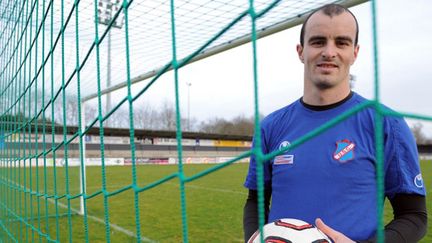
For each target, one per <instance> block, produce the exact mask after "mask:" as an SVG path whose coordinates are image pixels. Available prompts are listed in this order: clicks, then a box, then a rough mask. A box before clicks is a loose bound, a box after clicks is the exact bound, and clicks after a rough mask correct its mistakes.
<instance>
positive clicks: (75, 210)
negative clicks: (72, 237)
mask: <svg viewBox="0 0 432 243" xmlns="http://www.w3.org/2000/svg"><path fill="white" fill-rule="evenodd" d="M6 181H7V182H9V183H10V184H14V185H15V186H18V187H20V188H25V187H23V186H22V185H20V184H17V183H16V182H14V181H10V180H9V179H6ZM26 189H27V188H26ZM48 201H49V202H50V203H53V204H55V200H54V199H52V198H48ZM57 204H58V205H59V206H60V207H62V208H66V209H67V205H66V204H63V203H61V202H57ZM71 211H72V212H74V213H77V214H78V215H81V214H79V210H77V209H74V208H72V207H71ZM81 216H82V215H81ZM87 217H88V218H89V219H92V220H94V221H96V222H98V223H102V224H105V221H104V220H103V219H100V218H98V217H96V216H91V215H88V214H87ZM108 225H109V226H110V227H111V228H113V229H114V230H116V231H119V232H122V233H124V234H126V235H128V236H130V237H135V238H137V237H136V235H135V234H134V233H133V232H132V231H129V230H127V229H125V228H122V227H120V226H118V225H116V224H113V223H108ZM141 241H143V242H157V241H155V240H152V239H150V238H147V237H144V236H141Z"/></svg>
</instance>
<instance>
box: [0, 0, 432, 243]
mask: <svg viewBox="0 0 432 243" xmlns="http://www.w3.org/2000/svg"><path fill="white" fill-rule="evenodd" d="M106 2H107V1H96V0H95V1H79V0H76V1H74V2H73V1H65V0H62V1H45V0H28V1H1V2H0V6H1V7H0V9H1V10H2V11H1V13H0V15H1V16H0V26H1V27H0V46H1V50H0V52H1V53H0V56H1V58H0V65H1V69H0V107H1V109H0V117H1V118H0V119H1V120H0V146H1V154H0V157H1V162H0V163H1V164H0V241H1V242H2V241H3V240H4V241H5V242H61V241H69V242H71V241H79V242H81V241H84V242H89V241H106V242H110V241H111V240H112V239H113V234H114V231H115V232H123V233H125V234H128V235H130V236H132V237H133V238H134V240H136V241H137V242H140V241H147V242H151V241H154V240H152V239H150V238H148V237H145V234H143V233H142V228H143V227H142V224H143V219H142V216H141V215H143V214H145V213H146V212H142V211H143V210H144V211H145V210H149V209H144V206H143V205H142V204H143V201H142V198H141V197H142V196H141V195H142V194H143V193H144V192H148V191H150V190H157V189H158V188H163V186H164V185H166V184H168V183H170V182H171V181H173V180H178V185H179V192H180V195H178V196H179V198H180V200H179V204H180V214H181V231H182V232H181V235H182V236H181V239H182V240H183V242H188V241H189V233H188V232H189V229H190V228H189V227H188V218H187V216H188V210H187V209H188V208H187V205H188V203H187V201H186V198H187V197H186V195H187V191H186V190H185V188H186V184H188V183H191V182H193V181H196V180H197V179H199V178H202V177H204V176H208V175H209V174H212V173H214V172H216V171H218V170H220V169H222V168H225V167H227V166H228V165H231V164H233V163H235V162H236V161H239V160H241V159H243V158H247V157H249V156H251V155H252V154H253V155H255V156H256V158H257V160H258V165H259V166H258V173H257V174H258V181H259V182H260V184H259V188H258V189H259V190H258V194H259V212H260V217H259V222H260V225H261V226H260V228H262V225H263V223H264V217H263V210H262V208H263V167H262V165H263V161H266V160H268V159H270V158H273V157H275V156H277V155H279V154H282V153H283V152H285V151H287V150H290V149H293V148H295V147H297V146H301V144H302V143H304V142H305V141H307V140H308V139H310V138H312V137H314V136H316V135H318V134H320V133H322V132H324V131H326V130H327V129H328V128H330V127H332V126H333V125H335V124H337V123H339V122H341V121H343V120H344V119H346V118H348V117H349V116H351V115H353V114H354V113H356V112H359V111H361V110H362V109H365V108H367V107H373V108H375V109H376V111H377V114H379V115H377V116H376V133H375V134H376V148H377V181H378V187H379V188H378V189H379V190H378V192H379V195H378V197H377V198H378V199H379V202H377V205H378V207H377V208H378V211H377V220H378V221H379V224H378V225H379V230H378V240H379V242H383V238H384V236H383V234H382V232H383V231H382V229H383V222H382V216H381V215H382V211H383V203H382V201H381V200H382V199H383V175H382V166H383V163H382V161H383V155H382V147H383V144H382V140H383V138H382V125H381V124H382V117H383V116H388V115H391V116H406V117H411V118H417V119H425V120H430V118H428V117H422V116H417V115H412V114H401V113H388V112H389V111H387V110H386V111H384V110H382V109H381V107H380V103H379V78H378V77H379V75H378V56H377V52H378V45H377V44H378V43H377V38H376V36H377V32H376V9H375V1H372V10H371V11H372V17H373V27H374V28H373V36H374V65H375V92H376V93H375V99H374V100H373V101H371V102H369V103H365V104H362V105H360V106H358V107H356V108H354V109H352V110H351V111H349V112H347V113H345V114H343V115H341V116H339V117H337V118H335V119H333V120H331V121H329V122H328V123H326V124H324V125H323V126H322V127H320V128H317V129H316V130H314V131H312V132H310V133H309V134H306V135H305V136H303V137H302V138H300V139H298V140H296V141H293V142H292V144H291V145H290V146H289V147H287V148H285V149H284V150H282V151H276V152H273V153H271V154H267V155H264V154H263V153H262V151H261V150H260V143H261V137H260V135H259V134H258V135H257V136H256V143H255V147H254V148H253V149H251V150H250V151H248V152H245V153H243V154H240V155H239V156H238V157H236V158H234V159H231V160H229V161H226V162H225V163H221V164H218V165H215V166H213V167H210V168H208V169H205V170H203V171H200V172H197V173H194V174H192V175H189V176H187V175H186V173H185V171H184V166H183V161H184V160H183V150H182V148H183V147H182V124H181V116H180V106H179V100H180V97H179V82H180V80H181V76H180V75H179V70H180V69H181V68H182V67H183V66H185V65H186V64H188V63H190V62H191V61H193V60H194V58H196V57H197V56H199V55H201V54H203V53H205V52H206V50H210V49H211V48H214V47H217V46H220V45H222V44H224V43H229V42H232V40H236V39H239V38H241V37H244V36H245V35H248V34H249V33H250V39H251V41H252V49H251V51H252V53H253V63H251V65H253V72H254V73H253V77H254V82H253V86H254V101H255V110H254V113H255V117H256V119H255V129H256V130H259V124H260V121H259V106H258V105H259V104H258V70H257V62H258V59H257V54H256V51H257V46H256V40H257V38H258V35H259V33H260V31H262V30H264V29H265V27H266V26H267V27H268V26H272V25H275V24H278V23H280V22H281V21H283V20H284V19H287V18H298V17H299V16H301V15H302V14H304V13H306V12H309V11H310V10H312V9H314V8H316V7H319V6H321V5H322V4H324V3H328V2H339V1H327V2H324V1H320V3H312V2H309V1H308V2H306V3H304V2H302V1H271V2H269V1H255V2H254V1H249V3H243V2H242V3H240V4H239V3H238V2H235V1H208V2H206V3H202V2H200V1H178V2H177V1H173V0H171V1H159V2H156V1H154V2H152V3H151V4H150V5H145V4H143V3H142V2H140V1H126V0H124V1H116V2H114V6H115V7H116V9H115V11H113V14H112V15H113V16H112V19H111V20H110V19H108V20H107V19H103V18H99V17H100V15H103V12H99V11H98V5H99V4H101V3H102V5H103V4H106ZM150 2H151V1H150ZM359 2H361V1H359ZM152 4H153V5H152ZM206 4H207V5H209V6H208V7H206ZM212 4H213V5H212ZM210 11H216V12H217V13H215V14H213V15H210V18H211V19H214V21H216V23H217V24H216V23H211V22H210V23H207V22H209V17H207V18H205V16H207V15H208V13H210ZM219 11H220V12H219ZM223 11H224V12H223ZM188 16H191V17H188ZM199 17H202V18H205V19H204V20H205V21H203V19H201V20H200V19H199ZM146 18H147V20H149V22H146V23H143V22H140V21H143V19H146ZM157 18H163V20H162V22H160V23H159V25H158V24H154V23H153V22H152V20H153V19H157ZM150 20H151V21H150ZM100 22H101V23H104V24H105V25H100ZM89 23H90V24H89ZM145 24H147V25H148V26H149V27H148V28H146V29H145V31H148V32H149V35H148V36H147V37H148V38H149V39H151V40H152V41H153V42H149V43H147V45H145V44H143V46H137V43H138V42H136V39H135V38H136V35H138V34H137V33H138V32H136V31H141V32H144V31H143V30H140V26H143V25H145ZM207 24H210V25H207ZM119 26H121V31H119V32H116V31H117V29H116V28H119ZM161 26H162V27H161ZM191 26H195V27H198V30H197V29H195V30H194V31H196V33H195V34H192V33H191V32H187V33H186V34H185V31H187V30H188V28H191ZM179 33H180V34H179ZM111 34H113V35H115V38H114V40H121V42H116V43H114V45H116V47H117V49H120V51H119V52H118V53H117V54H115V55H117V56H120V55H121V57H119V58H120V59H121V60H124V62H123V61H121V62H120V63H121V64H122V65H117V66H116V67H112V69H113V70H114V72H113V73H115V75H114V76H113V84H114V85H118V84H120V83H121V82H125V83H124V85H123V86H124V87H126V89H127V94H126V96H125V97H123V98H122V99H121V100H120V101H119V102H118V103H117V104H116V105H115V106H114V107H112V108H109V109H107V110H105V112H104V108H103V107H102V106H103V100H102V99H103V94H104V93H106V88H109V87H106V86H105V85H106V84H105V82H103V81H104V80H105V79H106V74H105V73H106V72H105V71H106V69H104V68H105V65H104V63H103V62H102V60H105V57H106V55H107V54H106V51H105V45H106V40H107V39H108V38H110V37H109V36H110V35H111ZM160 35H162V36H160ZM155 36H157V37H155ZM164 36H165V37H167V36H168V38H165V39H164ZM187 36H189V37H190V38H189V39H188V38H186V37H187ZM116 38H117V39H116ZM71 40H72V41H71ZM143 42H145V40H143ZM158 45H159V46H158ZM161 46H163V48H159V47H161ZM132 50H134V51H132ZM137 50H139V51H137ZM71 53H72V54H71ZM134 55H143V56H146V58H147V59H142V60H143V61H144V62H138V64H137V62H136V61H135V60H136V59H135V58H133V56H134ZM132 61H134V62H135V63H132ZM160 67H161V68H160ZM152 70H157V72H156V74H155V75H154V76H153V78H152V80H151V81H150V82H149V83H148V84H147V85H146V86H145V87H144V88H143V89H141V90H139V91H138V92H136V93H134V92H133V91H132V88H131V87H132V83H133V82H135V81H136V80H138V79H140V78H139V76H137V75H139V74H141V73H146V72H151V71H152ZM168 70H174V80H173V82H174V86H175V94H173V95H175V101H176V102H175V108H176V131H177V132H176V138H177V144H178V145H177V159H178V167H177V170H176V171H174V172H170V173H168V174H167V175H166V176H165V177H163V178H156V179H152V180H149V181H147V182H146V183H145V184H142V183H139V182H138V179H139V175H138V172H137V167H138V165H137V162H136V157H137V156H136V152H137V151H136V147H135V141H134V138H135V134H134V133H135V125H134V119H133V117H134V111H135V109H136V108H135V106H134V105H135V102H136V100H137V99H138V98H139V97H140V96H142V95H143V94H144V93H145V92H146V91H147V90H148V89H149V88H150V87H151V86H152V85H153V84H154V83H155V82H157V81H158V79H159V78H160V77H161V76H162V75H164V74H165V73H166V72H167V71H168ZM116 75H117V76H116ZM89 80H90V81H89ZM251 85H252V84H251ZM70 93H73V94H76V96H73V97H74V98H73V99H71V98H70V96H68V94H70ZM92 93H94V94H96V95H94V97H95V98H96V99H97V101H96V103H97V115H96V118H95V119H93V120H91V121H89V122H88V123H85V121H84V117H83V115H82V114H84V113H83V112H82V111H83V110H84V109H85V108H84V105H83V104H82V102H81V101H82V100H83V98H84V97H83V96H89V95H90V96H91V94H92ZM70 104H73V105H74V106H76V108H77V110H78V112H77V114H78V115H77V117H76V123H74V124H69V123H68V122H67V121H68V117H67V115H68V109H70V108H69V105H70ZM123 105H125V106H127V107H128V112H129V114H128V116H129V130H130V134H129V140H130V141H129V144H130V149H129V151H130V157H131V167H130V169H131V171H130V178H125V180H129V181H130V182H129V183H128V182H125V183H124V186H121V187H120V188H116V189H112V188H111V187H110V184H109V181H108V180H109V178H110V176H111V175H110V176H108V174H109V173H110V172H109V171H108V166H107V165H106V164H105V163H106V158H107V156H106V155H105V154H106V153H107V152H109V149H106V148H105V139H106V138H105V137H104V135H105V133H104V128H105V127H106V121H107V120H108V118H109V117H110V116H111V115H112V114H113V113H115V112H116V111H117V110H118V109H119V108H120V107H121V106H123ZM59 107H60V109H58V108H59ZM59 110H60V112H59ZM59 125H60V126H61V127H62V129H61V131H62V133H61V135H57V134H58V133H57V131H56V130H55V127H56V126H59ZM70 125H75V126H77V127H78V129H77V132H75V133H73V135H70V131H68V127H69V126H70ZM92 127H99V128H100V130H99V131H100V141H99V143H100V154H99V155H100V158H101V163H102V165H101V166H100V167H98V170H99V173H100V178H101V181H100V184H98V186H96V189H91V188H90V187H88V186H87V185H86V176H85V175H86V165H87V164H88V163H89V162H88V159H87V158H86V154H85V147H86V142H85V136H86V134H87V133H88V131H89V130H90V129H91V128H92ZM59 136H60V137H59ZM59 140H60V141H61V142H60V143H58V142H56V141H59ZM74 145H76V146H78V148H77V150H78V151H79V152H78V155H74V156H77V157H79V164H80V167H79V170H75V169H73V168H72V166H70V165H69V163H71V160H70V156H69V154H70V153H72V150H71V149H70V148H71V146H74ZM57 159H62V161H63V165H62V166H59V165H57V163H56V162H55V161H56V160H57ZM128 193H129V194H130V195H129V194H128ZM118 197H128V198H129V201H130V206H131V208H130V210H132V211H133V213H132V215H133V218H132V219H131V221H133V222H129V224H130V225H132V226H131V228H134V230H133V231H130V230H125V229H122V228H121V227H118V226H116V225H114V224H112V223H111V221H112V220H111V217H115V218H116V219H118V217H121V212H120V216H118V215H116V213H117V212H115V211H114V210H113V209H112V207H111V206H112V204H113V203H114V202H113V201H114V200H113V198H118ZM99 198H101V202H100V208H101V209H102V211H101V212H99V213H101V214H102V215H103V219H98V218H96V217H94V216H93V215H92V214H93V213H96V212H93V211H90V210H89V208H88V207H87V204H88V203H90V202H92V203H93V200H99ZM91 200H92V201H91ZM78 208H79V209H78ZM118 208H119V207H116V209H118ZM120 208H121V207H120ZM113 211H114V212H113ZM92 221H98V222H99V223H102V224H103V225H104V234H103V235H104V236H103V237H101V238H97V239H92V236H93V235H94V234H96V232H95V231H92V230H90V226H89V225H90V224H91V222H92ZM75 228H79V232H80V233H79V235H76V234H78V233H76V232H77V231H76V230H75Z"/></svg>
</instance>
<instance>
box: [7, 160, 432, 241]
mask: <svg viewBox="0 0 432 243" xmlns="http://www.w3.org/2000/svg"><path fill="white" fill-rule="evenodd" d="M211 166H212V165H187V166H185V167H184V169H185V173H186V174H187V175H188V176H191V175H194V174H196V173H198V172H200V171H202V170H205V169H207V168H209V167H211ZM421 166H422V172H423V178H424V180H425V185H426V186H427V190H428V193H429V195H431V193H432V162H431V161H422V163H421ZM247 167H248V165H247V164H233V165H230V166H228V167H226V168H223V169H222V170H219V171H216V172H214V173H211V174H209V175H207V176H204V177H202V178H200V179H198V180H195V181H193V182H190V183H187V185H186V203H187V209H186V211H187V222H188V233H189V241H190V242H242V241H243V233H242V214H243V205H244V202H245V199H246V196H247V190H246V189H245V188H243V186H242V185H243V181H244V178H245V175H246V172H247ZM131 169H132V167H129V166H123V167H106V170H105V171H104V173H105V178H106V190H107V192H113V191H115V190H117V189H120V188H123V187H125V186H127V185H130V184H131V183H132V170H131ZM9 171H13V170H9ZM176 171H177V167H176V166H151V165H146V166H139V167H137V172H136V175H137V183H138V185H139V186H140V187H143V186H145V185H148V184H149V183H151V182H154V181H155V180H158V179H161V178H163V177H165V176H167V175H170V174H172V173H175V172H176ZM24 172H25V173H24ZM65 172H66V171H65V170H64V168H57V169H56V178H57V180H56V183H55V181H54V176H53V170H52V168H51V169H50V170H49V171H47V173H46V174H45V173H44V171H43V169H42V168H39V171H38V172H36V169H35V168H32V174H33V176H32V183H31V184H30V178H29V177H30V173H29V169H27V170H15V171H14V173H15V174H7V175H6V176H7V178H10V179H11V180H14V181H17V182H18V181H19V184H25V186H26V187H27V188H31V189H32V190H33V191H36V190H37V188H39V192H41V193H44V183H45V181H44V178H46V179H47V180H46V185H47V188H50V190H49V191H48V194H50V195H51V194H53V192H54V184H55V185H56V190H57V195H63V194H66V193H67V192H68V194H70V195H76V194H78V193H79V191H78V188H79V177H78V172H79V171H78V168H71V169H70V170H69V171H68V173H69V174H68V176H69V181H68V182H67V181H66V179H65V178H66V177H65V176H66V174H65ZM5 173H6V169H0V175H1V176H5ZM9 173H10V172H9ZM24 174H25V176H26V180H24ZM36 174H38V175H39V176H38V178H37V179H38V180H36V178H35V175H36ZM67 185H69V189H68V188H67ZM87 188H88V191H87V194H93V193H96V192H97V191H99V190H100V189H101V188H102V170H101V167H88V168H87ZM4 193H6V194H7V198H8V199H7V200H6V201H3V200H0V202H2V203H6V207H9V208H11V209H12V212H15V213H18V214H19V215H27V217H28V218H27V223H28V225H27V227H26V224H24V223H23V222H22V221H19V220H14V221H7V222H5V221H3V224H4V225H5V226H6V227H7V229H8V231H9V232H10V233H11V234H12V235H14V237H15V238H16V239H17V240H18V241H19V242H25V241H28V242H48V241H47V238H46V237H43V236H39V234H38V232H36V231H35V230H37V229H40V230H41V232H44V233H46V232H49V235H50V236H51V239H56V237H57V235H58V237H59V239H60V241H61V242H68V241H69V240H72V241H74V242H83V241H84V239H85V238H84V236H85V233H84V221H83V217H82V216H79V215H77V214H75V213H72V215H71V216H70V217H68V216H66V215H67V212H68V210H67V204H68V200H67V199H66V197H64V198H62V199H59V200H58V204H57V214H66V215H63V216H57V217H56V207H55V204H54V200H53V199H50V200H49V201H46V200H45V199H44V197H37V196H36V195H32V196H31V197H30V195H29V194H28V193H23V192H19V190H18V188H17V190H16V191H13V192H12V191H8V192H6V188H5V187H4V186H3V185H0V194H2V195H4ZM134 199H135V198H134V193H133V190H131V189H129V190H126V191H124V192H122V193H119V194H116V195H113V196H111V197H109V198H108V200H107V204H106V205H107V206H108V211H109V215H108V217H109V221H110V222H111V223H113V224H115V225H117V226H119V227H121V228H123V229H126V230H128V231H130V232H132V233H133V234H135V232H136V226H135V225H136V224H135V215H136V213H135V204H134ZM137 199H138V202H139V205H138V206H139V217H140V226H141V227H140V230H141V235H142V236H145V237H147V238H150V239H153V240H156V241H159V242H181V241H182V240H183V237H182V226H181V225H182V220H181V209H180V190H179V185H178V178H174V179H173V180H170V181H168V182H166V183H164V184H162V185H159V186H157V187H155V188H152V189H150V190H147V191H143V192H141V193H139V194H138V198H137ZM18 202H22V203H18ZM30 205H32V207H30ZM104 205H105V204H104V198H103V195H102V194H99V195H97V196H95V197H92V198H91V199H88V200H87V212H88V215H89V216H90V217H89V218H88V232H89V234H88V235H89V239H88V240H89V242H106V228H105V225H104V224H103V223H101V222H97V221H95V220H94V219H95V218H98V219H100V220H104V218H105V215H104V212H105V208H104ZM70 206H71V208H73V209H78V208H79V199H78V198H77V199H72V200H70ZM427 207H428V211H429V212H432V200H431V199H428V200H427ZM46 208H47V210H46ZM47 212H48V213H47ZM45 215H49V216H50V217H48V220H46V217H45ZM391 217H392V214H391V210H390V208H389V206H388V203H386V209H385V221H389V220H390V219H391ZM4 218H12V219H17V218H16V217H14V215H12V214H11V212H9V211H6V210H5V207H4V206H2V205H0V219H4ZM69 222H71V225H72V229H71V232H72V234H70V233H69V225H70V224H69ZM30 225H33V227H34V230H32V228H31V227H29V226H30ZM429 225H432V222H431V219H430V218H429ZM1 238H5V239H7V238H8V236H7V235H6V233H5V231H4V230H3V229H1V228H0V239H1ZM110 239H111V242H136V238H134V237H131V236H128V235H127V234H125V233H122V232H120V231H118V230H114V229H111V230H110ZM421 242H422V243H426V242H432V232H430V231H429V232H428V234H427V236H426V237H425V238H424V239H423V240H422V241H421Z"/></svg>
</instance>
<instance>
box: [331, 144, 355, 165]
mask: <svg viewBox="0 0 432 243" xmlns="http://www.w3.org/2000/svg"><path fill="white" fill-rule="evenodd" d="M355 147H356V145H355V144H354V143H353V142H351V141H349V140H348V139H343V140H340V141H337V142H336V150H335V152H334V153H333V159H335V160H337V161H339V162H341V163H345V162H347V161H350V160H353V159H354V148H355Z"/></svg>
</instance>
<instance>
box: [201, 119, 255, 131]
mask: <svg viewBox="0 0 432 243" xmlns="http://www.w3.org/2000/svg"><path fill="white" fill-rule="evenodd" d="M254 124H255V123H254V117H249V118H247V117H245V116H244V115H239V116H237V117H235V118H234V119H232V120H231V121H229V120H225V119H224V118H212V119H210V120H208V121H207V122H202V123H201V125H200V128H199V130H200V131H201V132H205V133H220V134H231V135H250V136H251V135H253V132H254V127H255V125H254Z"/></svg>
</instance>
